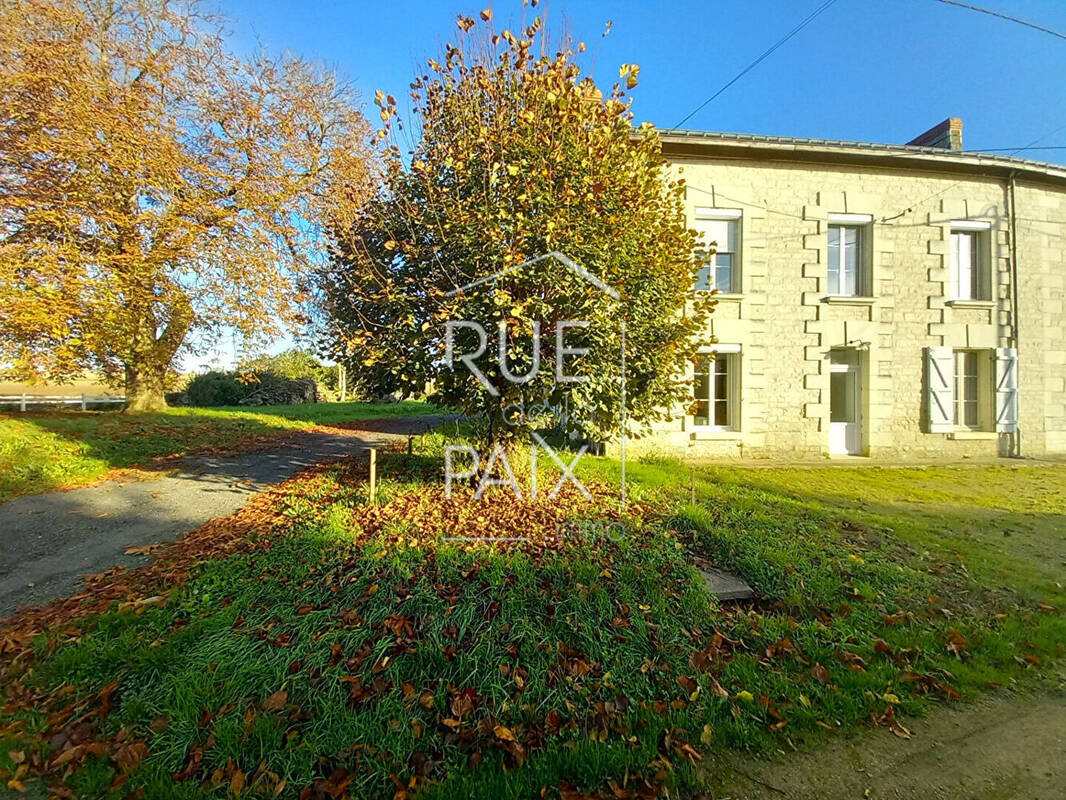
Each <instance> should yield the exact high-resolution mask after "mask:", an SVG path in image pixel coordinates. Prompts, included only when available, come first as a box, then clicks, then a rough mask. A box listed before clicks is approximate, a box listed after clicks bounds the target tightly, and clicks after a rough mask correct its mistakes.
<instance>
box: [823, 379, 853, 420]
mask: <svg viewBox="0 0 1066 800" xmlns="http://www.w3.org/2000/svg"><path fill="white" fill-rule="evenodd" d="M854 380H855V373H853V372H830V373H829V421H830V422H854V421H855V397H854V395H853V394H852V392H853V390H854Z"/></svg>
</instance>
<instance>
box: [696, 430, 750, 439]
mask: <svg viewBox="0 0 1066 800" xmlns="http://www.w3.org/2000/svg"><path fill="white" fill-rule="evenodd" d="M740 438H741V435H740V431H725V430H715V429H714V428H708V429H701V428H696V430H694V431H692V440H693V441H696V442H713V441H723V440H729V439H740Z"/></svg>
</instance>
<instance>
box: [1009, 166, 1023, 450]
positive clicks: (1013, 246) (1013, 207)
mask: <svg viewBox="0 0 1066 800" xmlns="http://www.w3.org/2000/svg"><path fill="white" fill-rule="evenodd" d="M1017 174H1018V173H1017V171H1016V170H1011V173H1010V177H1009V178H1008V179H1007V186H1008V190H1009V192H1010V218H1009V220H1008V225H1009V226H1010V232H1009V235H1010V289H1011V291H1010V300H1011V309H1010V327H1011V335H1010V341H1011V346H1012V347H1013V348H1014V349H1015V351H1018V350H1020V348H1019V346H1018V294H1019V288H1020V287H1019V284H1018V214H1017V211H1018V205H1017V200H1016V198H1015V191H1014V190H1015V178H1016V177H1017ZM1018 383H1019V385H1018V386H1017V387H1016V388H1015V391H1017V392H1018V403H1017V405H1018V418H1019V419H1018V423H1017V424H1016V425H1015V427H1014V436H1013V439H1014V441H1013V447H1012V448H1011V450H1012V452H1011V455H1012V456H1013V457H1014V458H1021V457H1022V428H1021V381H1019V382H1018Z"/></svg>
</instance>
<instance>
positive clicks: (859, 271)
mask: <svg viewBox="0 0 1066 800" xmlns="http://www.w3.org/2000/svg"><path fill="white" fill-rule="evenodd" d="M834 228H836V229H838V230H840V232H841V233H843V232H844V231H848V230H854V231H855V232H856V236H855V247H856V254H855V291H854V292H851V293H849V292H844V291H840V290H841V289H842V288H843V287H844V286H845V285H846V283H847V281H846V279H845V277H844V276H845V274H846V270H845V269H844V266H845V262H846V259H845V257H844V252H845V247H846V245H844V246H842V244H844V242H843V238H844V237H841V236H839V235H838V244H837V253H838V256H837V259H838V263H837V267H836V270H835V272H836V274H837V286H836V288H837V291H833V290H832V286H831V283H830V281H831V278H830V275H831V274H832V272H833V271H834V270H833V269H832V267H833V265H832V262H831V260H830V259H831V255H830V254H831V252H832V250H831V248H830V245H829V241H830V236H831V231H832V229H834ZM825 241H826V256H825V266H826V269H825V289H826V292H825V293H826V296H827V297H873V257H872V253H873V247H872V244H873V217H872V216H871V215H869V214H830V215H829V216H828V219H827V223H826V239H825Z"/></svg>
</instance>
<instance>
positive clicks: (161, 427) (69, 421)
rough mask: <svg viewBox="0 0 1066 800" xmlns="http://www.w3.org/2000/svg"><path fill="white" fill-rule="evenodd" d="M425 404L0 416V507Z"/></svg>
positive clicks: (417, 410) (417, 412) (430, 410)
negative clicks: (172, 460)
mask: <svg viewBox="0 0 1066 800" xmlns="http://www.w3.org/2000/svg"><path fill="white" fill-rule="evenodd" d="M439 413H441V411H440V409H438V408H436V407H435V406H432V405H430V404H428V403H423V402H418V401H404V402H400V403H314V404H304V405H284V406H269V407H263V408H256V409H255V410H254V411H252V410H249V409H248V408H247V407H234V408H210V409H209V408H172V409H168V410H167V411H165V412H163V413H159V414H136V415H126V414H122V413H119V412H114V411H88V412H79V411H53V412H30V413H26V414H9V415H2V414H0V503H2V502H5V501H7V500H10V499H11V498H13V497H16V496H18V495H21V494H34V493H37V492H45V491H49V490H51V489H58V488H62V487H66V486H74V485H77V484H80V483H85V482H88V481H92V480H95V479H97V478H100V477H101V476H103V475H105V474H107V472H108V471H109V470H112V469H118V468H123V467H133V466H141V465H146V464H148V463H150V462H151V461H152V460H153V459H156V458H159V457H161V456H172V455H187V454H191V453H200V452H205V451H217V452H225V451H227V450H232V449H235V448H240V447H246V446H249V445H252V444H255V443H257V442H260V441H263V440H265V439H267V438H271V437H278V436H283V435H285V434H288V433H294V432H296V431H300V430H306V429H309V428H311V427H314V426H316V425H324V426H329V425H335V424H339V423H346V422H356V421H361V420H368V419H379V418H384V417H408V416H421V415H426V414H439Z"/></svg>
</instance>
